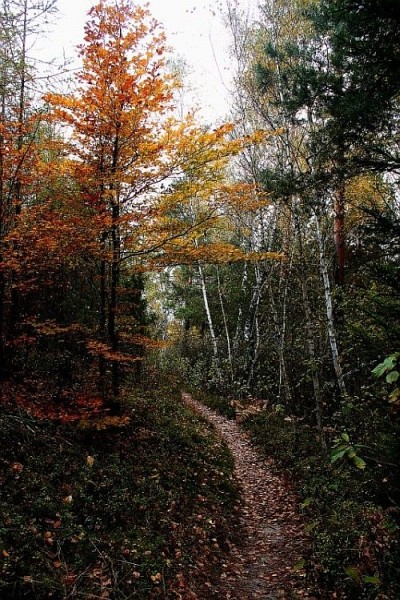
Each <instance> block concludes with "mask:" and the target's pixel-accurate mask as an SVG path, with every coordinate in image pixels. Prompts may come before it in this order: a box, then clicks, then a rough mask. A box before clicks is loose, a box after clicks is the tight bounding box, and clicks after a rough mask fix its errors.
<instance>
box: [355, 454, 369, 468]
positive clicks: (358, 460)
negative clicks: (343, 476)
mask: <svg viewBox="0 0 400 600" xmlns="http://www.w3.org/2000/svg"><path fill="white" fill-rule="evenodd" d="M353 463H354V464H355V466H356V467H357V469H365V467H366V466H367V464H366V462H365V460H363V459H362V458H360V457H359V456H354V457H353Z"/></svg>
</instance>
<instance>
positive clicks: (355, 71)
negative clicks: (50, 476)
mask: <svg viewBox="0 0 400 600" xmlns="http://www.w3.org/2000/svg"><path fill="white" fill-rule="evenodd" d="M55 9H56V2H53V1H52V0H40V1H36V2H32V1H31V0H4V1H3V2H2V6H1V9H0V15H1V24H2V30H1V33H0V103H1V106H0V385H1V394H2V404H3V407H9V406H15V405H17V406H18V407H19V410H26V409H28V410H29V414H31V415H33V416H34V417H35V418H40V419H42V420H43V419H45V420H52V422H53V424H52V425H51V426H52V427H53V426H54V422H56V423H66V422H73V423H81V422H82V420H84V421H85V422H87V421H90V420H91V419H92V420H93V419H97V421H96V422H97V424H98V425H99V423H100V425H99V429H107V428H108V427H111V426H113V427H122V428H123V427H124V425H126V423H127V420H126V412H125V406H126V402H127V398H128V397H129V395H130V394H131V393H132V390H135V389H136V390H138V389H141V390H143V389H146V386H147V387H150V388H151V387H152V386H156V383H157V382H160V381H164V382H165V381H171V373H173V374H174V376H173V377H172V379H174V384H177V385H179V386H183V387H185V386H186V388H187V389H188V388H189V387H190V388H191V389H192V391H193V393H196V390H197V392H198V393H199V394H200V392H199V390H201V394H200V395H201V396H202V398H203V400H204V401H205V402H207V403H209V404H210V405H213V406H214V407H218V408H219V409H220V410H222V411H223V412H225V413H227V414H229V415H231V416H232V415H234V414H235V412H236V413H237V415H239V417H240V419H241V420H242V421H243V424H244V426H246V427H248V428H249V430H250V431H251V432H252V434H253V436H254V439H255V441H256V442H257V443H258V444H260V445H261V446H262V447H263V448H264V450H266V451H268V452H269V453H272V454H274V455H275V456H276V458H277V460H278V462H279V463H280V464H281V466H282V468H285V469H287V470H289V471H291V472H292V473H293V474H294V473H295V474H296V480H297V481H298V490H299V494H300V498H301V502H302V509H303V512H304V516H305V519H306V521H307V527H308V533H309V535H310V538H311V550H310V552H311V553H310V555H309V556H308V557H306V558H305V562H304V564H305V565H307V569H308V571H307V572H308V577H309V581H310V582H312V583H311V584H310V585H313V586H315V589H319V590H325V592H324V593H325V594H326V595H325V596H324V595H323V594H322V593H321V594H322V595H321V597H327V598H330V597H334V596H331V595H329V594H330V593H333V591H332V590H335V589H337V590H339V594H342V596H340V595H339V596H338V597H346V598H347V597H354V598H378V597H379V598H382V599H383V598H395V597H397V596H396V593H398V590H399V587H398V586H399V579H400V578H399V567H398V562H397V563H396V560H397V559H396V556H397V558H398V544H399V541H398V531H399V525H398V516H399V500H400V495H399V482H398V474H397V470H398V454H399V439H398V433H399V422H398V411H399V407H400V390H399V383H398V381H399V369H398V365H399V362H400V347H399V339H400V295H399V291H400V277H399V264H400V241H399V240H400V206H399V187H398V186H399V169H400V159H399V112H398V107H399V90H400V37H399V30H400V28H399V11H398V6H397V3H396V2H393V1H390V0H319V1H318V0H285V1H283V0H268V1H266V2H261V3H260V7H259V14H258V15H257V18H256V20H255V21H254V22H248V21H247V20H246V15H245V14H242V12H241V10H240V8H239V6H237V5H236V4H235V3H234V2H227V4H226V5H225V6H224V7H223V9H222V16H223V18H224V19H225V22H226V26H227V27H228V29H229V30H230V33H231V40H232V49H231V52H232V62H233V63H234V64H235V78H234V83H233V89H232V107H231V115H230V117H228V118H227V123H224V124H221V125H220V126H218V127H207V126H205V125H204V124H203V123H200V122H198V120H197V119H196V112H195V111H192V110H191V109H186V107H185V102H184V100H183V98H184V85H185V84H184V79H183V72H184V69H183V68H182V65H180V63H179V61H174V60H171V58H170V57H169V54H168V51H167V48H166V40H165V38H164V34H163V32H162V28H161V27H160V26H159V25H158V24H156V23H155V22H153V21H152V19H151V16H150V15H149V14H148V12H147V10H146V9H144V8H142V7H141V6H140V5H135V4H132V3H131V2H130V1H129V0H124V1H123V2H120V3H118V5H117V4H114V3H113V2H111V1H110V2H100V3H99V4H98V5H96V6H95V7H94V8H92V9H91V11H90V13H89V16H88V22H87V26H86V28H85V32H84V36H85V37H84V41H83V42H82V45H81V46H80V50H79V52H80V57H81V62H82V65H81V68H80V69H79V70H78V72H77V73H76V74H75V76H74V78H73V80H71V81H69V82H68V88H69V91H68V92H63V91H60V90H62V86H61V84H60V86H59V89H56V88H57V85H58V84H57V83H56V82H57V78H54V79H53V78H50V79H49V78H43V77H41V74H40V71H39V70H38V65H37V64H35V61H34V60H33V59H32V57H31V56H30V49H31V44H32V40H33V39H34V38H35V36H38V35H40V31H41V28H42V26H44V25H43V24H44V22H45V20H46V19H48V18H50V17H51V15H52V14H53V13H54V11H55ZM50 82H51V84H50ZM6 410H9V409H8V408H7V409H6ZM303 566H304V565H303ZM396 590H397V591H396ZM16 597H19V596H16ZM21 597H22V596H21ZM43 597H47V596H43ZM121 597H122V596H121Z"/></svg>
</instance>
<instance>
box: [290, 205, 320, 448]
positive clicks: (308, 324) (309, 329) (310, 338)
mask: <svg viewBox="0 0 400 600" xmlns="http://www.w3.org/2000/svg"><path fill="white" fill-rule="evenodd" d="M292 207H293V217H294V227H295V232H296V236H297V242H298V245H299V254H300V262H301V264H303V265H304V264H305V255H304V249H303V236H302V231H301V225H300V217H299V214H298V209H297V206H296V200H294V201H293V203H292ZM300 282H301V283H300V285H301V295H302V300H303V310H304V317H305V328H306V339H307V348H308V355H309V358H310V362H311V378H312V384H313V391H314V399H315V415H316V421H317V427H318V430H319V432H320V435H321V440H322V442H323V443H324V435H323V429H322V419H323V401H322V395H321V388H320V382H319V377H318V371H317V364H318V363H317V353H316V351H315V343H314V331H313V326H312V318H311V306H310V300H309V296H308V290H307V283H306V278H305V277H304V276H300Z"/></svg>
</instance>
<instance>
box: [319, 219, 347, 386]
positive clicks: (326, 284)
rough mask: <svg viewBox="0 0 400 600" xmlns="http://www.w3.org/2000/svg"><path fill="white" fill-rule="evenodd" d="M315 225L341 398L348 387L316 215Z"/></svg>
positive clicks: (330, 338)
mask: <svg viewBox="0 0 400 600" xmlns="http://www.w3.org/2000/svg"><path fill="white" fill-rule="evenodd" d="M315 223H316V230H317V239H318V247H319V259H320V268H321V276H322V281H323V283H324V293H325V308H326V318H327V325H328V338H329V346H330V349H331V354H332V362H333V368H334V371H335V374H336V379H337V382H338V386H339V390H340V394H341V396H342V397H343V396H345V395H346V386H345V383H344V377H343V371H342V367H341V364H340V357H339V350H338V345H337V340H336V331H335V325H334V320H333V303H332V292H331V283H330V280H329V272H328V265H327V262H326V257H325V249H324V241H323V238H322V232H321V226H320V222H319V216H318V215H315Z"/></svg>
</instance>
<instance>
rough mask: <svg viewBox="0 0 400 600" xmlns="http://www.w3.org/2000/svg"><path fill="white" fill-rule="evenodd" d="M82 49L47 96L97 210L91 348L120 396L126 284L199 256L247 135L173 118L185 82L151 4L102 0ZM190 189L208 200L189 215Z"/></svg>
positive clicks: (87, 200) (86, 198)
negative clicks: (233, 136)
mask: <svg viewBox="0 0 400 600" xmlns="http://www.w3.org/2000/svg"><path fill="white" fill-rule="evenodd" d="M80 53H81V58H82V62H83V66H82V70H81V71H80V72H79V73H78V75H77V81H78V85H77V89H76V90H75V91H74V92H73V93H71V94H69V95H60V94H48V95H47V97H46V99H47V102H48V103H49V104H50V105H51V107H52V119H54V120H55V121H56V122H59V123H63V124H65V125H66V137H68V143H67V148H68V152H69V154H70V157H69V159H68V163H69V169H70V173H71V176H72V177H73V178H74V179H75V181H76V182H77V183H78V186H79V198H80V201H81V202H83V203H84V204H85V205H86V206H88V207H89V208H90V210H91V223H92V230H91V235H94V239H97V244H98V255H99V261H100V264H99V281H100V289H99V342H100V343H98V342H96V343H95V344H92V350H93V351H95V352H97V353H98V354H99V357H100V358H99V360H100V378H101V379H102V378H104V375H105V369H106V363H105V359H106V360H107V361H110V362H111V367H112V389H113V393H114V395H115V396H117V395H118V393H119V385H120V384H119V379H120V378H119V371H120V362H121V361H129V360H134V359H135V357H130V356H128V355H127V354H126V353H125V354H124V353H122V352H121V335H122V332H121V331H120V330H119V324H118V320H119V312H120V296H121V292H122V290H121V282H122V280H123V279H124V278H125V277H126V275H127V273H129V272H132V271H135V270H136V271H137V270H139V271H142V270H144V269H146V268H147V267H146V265H150V262H151V265H153V266H154V264H158V265H159V264H163V265H165V264H168V263H170V262H177V261H179V260H183V261H184V262H187V261H190V260H194V258H193V257H192V258H191V255H192V254H193V253H195V248H194V246H193V244H192V243H191V242H189V243H186V242H184V241H182V240H184V239H186V238H187V236H188V235H189V234H190V232H193V231H195V230H196V229H197V228H198V227H200V228H201V229H202V228H204V226H205V223H208V222H211V220H212V219H215V218H216V216H217V214H218V210H219V208H218V206H219V204H220V203H221V202H222V201H223V198H224V197H227V196H228V186H227V184H226V182H225V178H224V175H223V171H224V167H225V165H226V162H227V160H228V158H229V156H230V155H231V154H232V153H235V152H237V151H239V150H240V148H241V147H242V146H243V141H235V140H230V139H229V134H230V131H231V130H232V127H231V126H230V125H225V126H222V127H219V128H217V129H215V130H213V131H208V130H207V129H206V128H203V127H199V126H197V125H196V122H195V119H194V115H193V114H188V115H187V116H185V117H183V118H178V117H176V116H174V93H175V91H178V90H179V88H180V82H179V81H178V80H177V78H176V77H175V76H173V75H172V74H171V73H169V72H168V69H167V68H166V47H165V37H164V34H163V32H162V31H161V29H160V27H159V25H158V24H157V23H156V22H155V21H154V20H153V19H151V16H150V14H149V12H148V11H147V9H145V8H142V7H139V6H136V5H135V4H134V3H132V2H131V1H130V0H124V1H123V2H121V3H118V4H114V3H112V2H105V1H102V2H99V3H98V4H97V5H96V6H94V7H93V8H92V9H91V10H90V12H89V19H88V22H87V25H86V27H85V41H84V43H83V44H82V46H81V47H80ZM194 197H196V198H197V200H198V201H199V202H204V206H207V207H208V208H207V209H206V210H203V211H202V212H201V214H199V215H198V216H196V218H195V219H194V220H191V221H190V222H187V221H185V219H181V218H180V217H179V218H177V215H176V207H177V206H179V207H182V206H184V205H185V204H187V205H188V204H189V203H190V202H191V201H192V200H193V198H194ZM210 200H211V201H210ZM189 237H190V236H189ZM197 258H198V257H197ZM145 263H146V264H145ZM151 265H150V266H151Z"/></svg>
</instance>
